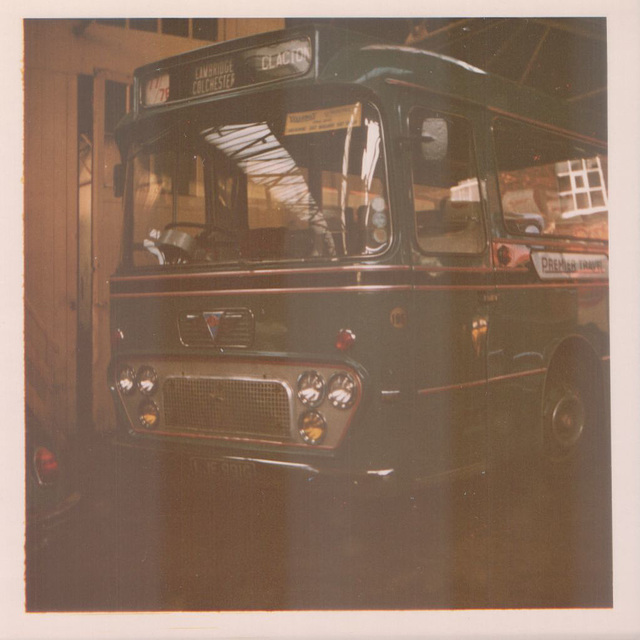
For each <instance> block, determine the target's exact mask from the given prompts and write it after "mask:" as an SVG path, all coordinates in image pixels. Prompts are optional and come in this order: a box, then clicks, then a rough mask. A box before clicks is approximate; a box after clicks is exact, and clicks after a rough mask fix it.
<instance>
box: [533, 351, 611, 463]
mask: <svg viewBox="0 0 640 640" xmlns="http://www.w3.org/2000/svg"><path fill="white" fill-rule="evenodd" d="M599 395H600V394H599V391H598V385H597V374H596V371H594V370H593V369H592V368H591V367H589V366H588V364H587V363H585V362H582V361H579V360H578V359H577V358H563V359H562V360H560V361H558V362H556V363H555V364H554V365H552V368H551V370H550V371H549V375H548V378H547V382H546V386H545V400H544V410H543V421H544V424H543V428H544V432H543V437H544V454H545V459H546V461H547V462H548V463H549V464H551V465H552V466H554V467H560V468H562V467H563V466H565V465H567V464H570V463H572V462H575V461H576V460H577V459H578V458H582V457H583V456H584V455H585V454H588V453H589V450H590V449H591V447H592V446H593V445H594V441H595V436H596V432H597V430H598V429H600V428H602V425H600V424H598V421H599V414H600V411H599V405H600V402H599Z"/></svg>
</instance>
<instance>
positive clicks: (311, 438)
mask: <svg viewBox="0 0 640 640" xmlns="http://www.w3.org/2000/svg"><path fill="white" fill-rule="evenodd" d="M298 427H299V430H300V435H301V436H302V439H303V440H304V441H305V442H306V443H307V444H320V443H321V442H322V441H323V440H324V437H325V435H326V434H327V423H326V422H325V420H324V418H323V417H322V416H321V415H320V414H319V413H318V412H317V411H307V412H306V413H303V414H302V415H301V416H300V420H299V421H298Z"/></svg>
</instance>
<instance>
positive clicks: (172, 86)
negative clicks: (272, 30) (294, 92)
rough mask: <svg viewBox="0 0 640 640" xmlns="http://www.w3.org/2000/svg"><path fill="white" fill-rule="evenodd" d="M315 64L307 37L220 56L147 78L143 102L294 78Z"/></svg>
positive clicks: (153, 103) (203, 94)
mask: <svg viewBox="0 0 640 640" xmlns="http://www.w3.org/2000/svg"><path fill="white" fill-rule="evenodd" d="M312 61H313V52H312V47H311V39H310V38H308V37H307V38H296V39H293V40H287V41H286V42H279V43H275V44H272V45H266V46H263V47H254V48H251V49H244V50H242V51H233V52H230V53H222V54H217V55H214V56H211V57H209V58H205V59H204V60H199V61H197V62H192V63H190V64H188V65H184V66H181V67H179V68H176V69H171V70H170V71H160V72H158V73H155V74H153V76H151V77H147V78H146V79H145V81H144V85H143V91H142V92H141V95H140V99H141V102H142V105H143V106H147V107H149V106H155V105H159V104H165V103H169V102H175V101H178V100H187V99H189V98H198V97H200V96H207V95H213V94H216V93H222V92H224V91H231V90H233V89H240V88H243V87H249V86H254V85H260V84H264V83H268V82H276V81H278V80H283V79H287V78H295V77H297V76H303V75H305V74H307V73H308V72H309V71H310V70H311V66H312ZM158 86H161V87H162V91H158V90H157V89H156V87H158Z"/></svg>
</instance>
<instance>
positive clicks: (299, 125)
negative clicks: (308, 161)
mask: <svg viewBox="0 0 640 640" xmlns="http://www.w3.org/2000/svg"><path fill="white" fill-rule="evenodd" d="M361 120H362V105H361V104H360V103H359V102H357V103H356V104H348V105H345V106H344V107H332V108H331V109H315V110H314V111H300V112H298V113H288V114H287V122H286V125H285V128H284V135H285V136H293V135H298V134H302V133H319V132H322V131H337V130H338V129H346V128H348V127H349V126H351V127H359V126H360V124H361Z"/></svg>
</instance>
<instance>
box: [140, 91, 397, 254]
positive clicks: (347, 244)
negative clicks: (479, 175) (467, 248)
mask: <svg viewBox="0 0 640 640" xmlns="http://www.w3.org/2000/svg"><path fill="white" fill-rule="evenodd" d="M283 115H284V117H282V116H281V117H280V118H278V119H277V121H271V120H269V119H268V118H265V119H262V120H256V121H251V122H229V123H211V124H210V125H209V126H206V125H205V126H199V127H198V128H197V130H195V129H191V130H188V129H187V130H186V134H183V135H180V136H178V135H176V136H175V137H171V136H167V137H166V139H162V140H160V141H158V142H154V144H153V145H150V146H148V147H141V148H140V149H139V150H138V152H137V153H136V154H135V156H134V160H133V172H132V182H131V189H132V194H133V197H132V198H131V199H130V202H132V207H133V243H132V247H133V263H134V264H135V265H158V264H171V265H175V264H215V263H229V262H245V261H278V260H301V259H314V260H316V259H319V260H322V259H329V260H336V259H340V258H344V257H349V256H366V255H372V254H376V253H379V252H381V251H383V250H384V249H385V248H386V247H387V246H388V243H389V240H390V233H391V222H390V217H389V211H388V204H387V195H386V176H385V172H384V156H383V147H382V135H381V127H380V123H379V121H378V117H377V112H376V111H375V110H374V109H373V107H371V106H369V105H363V104H361V103H355V104H350V105H338V106H331V107H323V108H321V109H313V110H309V111H304V112H302V111H292V112H291V113H287V114H283Z"/></svg>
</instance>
